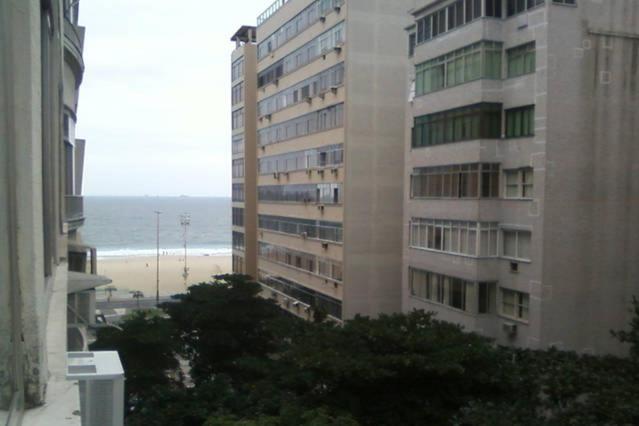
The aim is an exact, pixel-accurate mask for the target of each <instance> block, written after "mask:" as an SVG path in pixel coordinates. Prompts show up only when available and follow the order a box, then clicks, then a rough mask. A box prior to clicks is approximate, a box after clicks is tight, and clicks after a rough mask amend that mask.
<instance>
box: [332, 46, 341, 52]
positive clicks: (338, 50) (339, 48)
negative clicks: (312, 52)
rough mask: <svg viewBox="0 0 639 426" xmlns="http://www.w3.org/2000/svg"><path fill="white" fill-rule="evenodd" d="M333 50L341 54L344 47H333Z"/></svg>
mask: <svg viewBox="0 0 639 426" xmlns="http://www.w3.org/2000/svg"><path fill="white" fill-rule="evenodd" d="M333 50H334V51H335V52H337V53H340V52H341V51H342V46H335V47H333Z"/></svg>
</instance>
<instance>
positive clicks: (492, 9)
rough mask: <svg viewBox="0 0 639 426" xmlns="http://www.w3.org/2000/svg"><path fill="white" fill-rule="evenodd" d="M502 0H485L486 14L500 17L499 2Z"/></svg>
mask: <svg viewBox="0 0 639 426" xmlns="http://www.w3.org/2000/svg"><path fill="white" fill-rule="evenodd" d="M502 1H503V0H486V16H490V17H493V18H501V17H502V12H501V2H502Z"/></svg>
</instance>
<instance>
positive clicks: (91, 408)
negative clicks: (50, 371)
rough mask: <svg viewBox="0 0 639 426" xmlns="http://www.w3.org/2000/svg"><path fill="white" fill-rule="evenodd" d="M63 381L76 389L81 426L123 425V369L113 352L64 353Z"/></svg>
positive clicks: (115, 353) (118, 358)
mask: <svg viewBox="0 0 639 426" xmlns="http://www.w3.org/2000/svg"><path fill="white" fill-rule="evenodd" d="M67 380H73V381H78V382H79V385H80V386H79V387H80V412H81V416H82V426H94V425H100V426H122V425H123V424H124V369H123V368H122V363H121V362H120V357H119V356H118V353H117V352H115V351H105V352H68V353H67Z"/></svg>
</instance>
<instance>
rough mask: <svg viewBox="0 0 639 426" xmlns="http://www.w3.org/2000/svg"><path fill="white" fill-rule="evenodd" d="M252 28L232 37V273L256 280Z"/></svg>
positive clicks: (253, 44) (253, 29) (255, 68)
mask: <svg viewBox="0 0 639 426" xmlns="http://www.w3.org/2000/svg"><path fill="white" fill-rule="evenodd" d="M255 37H256V31H255V27H253V26H242V27H240V29H239V30H237V32H236V33H235V34H234V35H233V37H231V41H233V42H235V50H234V51H233V53H232V54H231V108H232V111H231V130H232V139H233V140H232V150H233V152H232V154H233V167H232V173H233V175H232V178H233V184H232V185H233V191H232V203H233V218H232V219H233V272H235V273H238V274H246V275H250V276H252V277H256V276H257V189H256V185H257V147H256V138H257V133H256V126H257V118H256V109H257V101H256V97H257V89H256V86H257V71H256V70H257V54H256V51H257V46H256V44H255Z"/></svg>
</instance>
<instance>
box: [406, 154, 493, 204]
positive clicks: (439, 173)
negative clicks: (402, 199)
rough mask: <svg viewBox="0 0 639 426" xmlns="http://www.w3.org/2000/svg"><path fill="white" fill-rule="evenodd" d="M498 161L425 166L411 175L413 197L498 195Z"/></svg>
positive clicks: (488, 196)
mask: <svg viewBox="0 0 639 426" xmlns="http://www.w3.org/2000/svg"><path fill="white" fill-rule="evenodd" d="M499 190H500V188H499V164H496V163H483V164H456V165H449V166H438V167H423V168H417V169H415V170H414V171H413V175H412V176H411V197H412V198H498V197H499Z"/></svg>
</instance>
